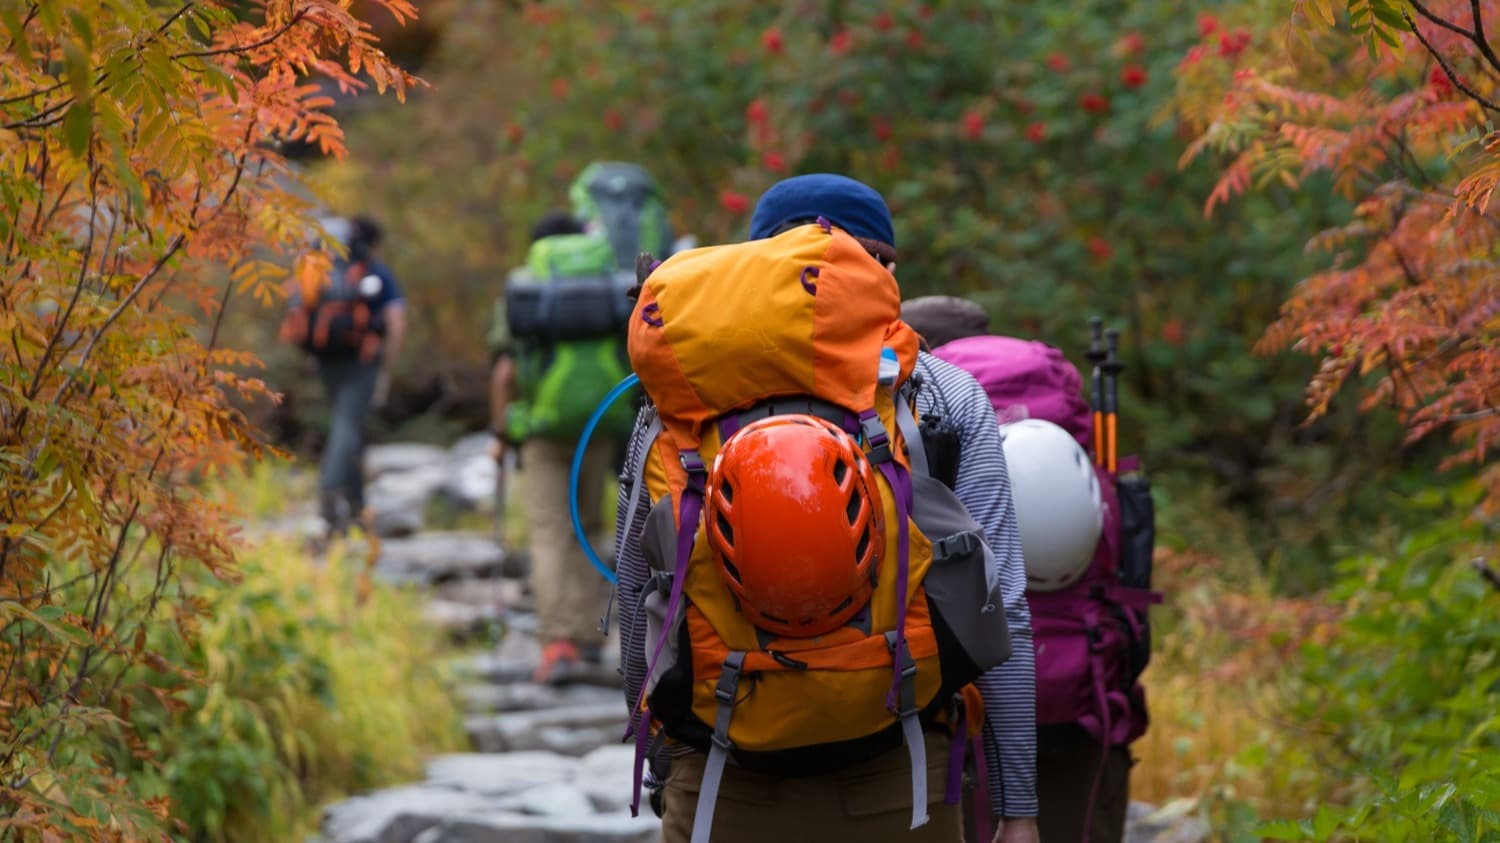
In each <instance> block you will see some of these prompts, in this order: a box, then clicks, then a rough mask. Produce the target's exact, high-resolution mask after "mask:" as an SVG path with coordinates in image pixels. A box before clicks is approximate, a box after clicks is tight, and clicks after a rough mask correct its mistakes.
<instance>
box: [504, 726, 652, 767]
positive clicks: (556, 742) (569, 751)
mask: <svg viewBox="0 0 1500 843" xmlns="http://www.w3.org/2000/svg"><path fill="white" fill-rule="evenodd" d="M624 730H625V726H624V723H623V722H622V723H621V724H620V725H619V726H591V727H588V728H583V729H575V728H571V727H567V726H543V727H542V728H540V729H537V730H536V732H535V733H534V737H532V738H531V739H530V740H527V739H524V738H523V739H518V740H516V741H515V745H516V746H518V747H520V748H527V746H528V744H533V743H534V744H535V747H534V748H536V749H544V750H546V751H548V752H556V753H557V754H559V755H571V756H574V757H580V758H581V757H583V756H585V755H588V754H589V753H590V752H593V751H594V750H596V749H598V748H599V747H601V746H609V745H610V744H615V743H619V742H620V736H621V735H622V734H623V733H624Z"/></svg>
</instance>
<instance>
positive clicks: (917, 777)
mask: <svg viewBox="0 0 1500 843" xmlns="http://www.w3.org/2000/svg"><path fill="white" fill-rule="evenodd" d="M917 344H918V343H917V336H916V334H915V333H914V332H913V331H912V330H911V328H910V327H908V326H907V325H906V324H905V323H904V322H902V321H901V318H900V294H899V291H898V289H897V286H896V281H895V278H894V277H893V276H892V275H891V274H890V272H889V271H887V270H886V268H885V267H883V266H882V265H881V264H880V263H879V262H878V261H876V260H875V259H873V258H871V257H870V256H869V254H868V253H866V251H865V250H864V248H863V247H862V246H860V245H859V243H858V242H856V241H855V239H854V238H853V237H851V236H849V235H848V234H846V233H845V232H843V231H841V230H839V229H837V228H834V227H833V226H832V225H830V224H829V223H827V222H826V221H824V220H819V221H818V222H817V223H815V224H809V225H806V226H801V227H798V228H794V229H792V230H790V231H787V232H784V233H782V234H780V235H778V236H776V237H773V238H770V239H766V240H757V241H752V242H748V243H742V244H735V245H728V246H716V247H709V248H702V249H695V250H692V251H688V252H683V253H680V254H677V255H674V256H673V257H671V258H670V259H668V260H667V261H665V262H664V263H661V264H660V265H658V266H656V268H655V269H654V270H652V271H651V272H650V274H649V275H647V276H646V277H645V278H644V279H643V282H642V287H641V292H640V297H639V299H638V301H637V302H636V306H635V310H634V312H633V314H632V318H631V322H630V326H629V350H630V359H631V364H632V367H633V368H634V370H635V372H636V374H637V375H638V376H639V377H640V382H641V385H642V387H643V388H644V390H645V392H646V394H647V395H648V397H649V398H650V400H651V401H652V402H653V404H654V405H655V409H656V415H655V421H654V422H653V423H652V424H651V427H650V429H649V430H648V431H647V432H646V437H647V442H646V444H645V446H644V447H641V448H640V449H638V451H637V453H638V455H639V456H638V457H637V459H636V461H635V463H634V464H633V465H631V466H628V467H627V471H629V472H632V476H634V477H635V482H637V483H639V484H643V486H644V488H645V489H646V490H647V492H648V493H649V501H650V504H651V510H650V512H649V514H648V516H647V518H646V527H645V530H644V532H643V534H642V535H640V536H639V539H640V542H641V547H642V550H643V552H644V555H645V556H646V559H647V561H648V563H649V565H650V567H651V576H650V578H649V580H648V584H647V586H646V588H645V590H644V592H643V593H642V594H640V595H627V596H623V598H622V599H635V600H638V601H639V605H640V607H641V610H642V615H643V616H644V617H645V619H646V630H647V635H646V640H645V650H646V652H645V653H644V656H645V660H646V663H647V674H646V679H645V681H644V683H643V685H642V689H641V697H640V699H639V700H638V703H637V706H636V711H635V713H634V719H633V726H632V728H633V730H634V734H635V738H636V742H637V744H636V745H637V766H636V776H637V779H636V780H637V784H638V785H639V782H640V777H641V770H642V765H643V763H644V759H645V756H646V755H647V754H648V749H647V747H648V744H649V743H650V742H651V740H652V737H653V736H656V737H657V738H658V739H662V738H667V739H671V740H674V741H677V742H680V743H683V744H687V745H688V746H691V747H693V748H694V749H696V750H698V751H700V752H704V753H706V754H707V755H708V764H707V769H706V772H705V774H704V780H703V783H702V788H701V791H700V796H699V802H698V814H697V817H696V819H695V823H694V831H693V839H694V841H705V840H707V839H708V834H709V830H710V828H711V826H712V821H713V808H714V802H715V798H716V796H717V792H718V788H719V783H720V781H721V778H722V775H723V770H724V767H725V765H726V764H737V765H740V766H742V767H744V768H746V769H749V770H754V771H758V772H763V773H767V774H771V775H778V776H788V777H790V776H808V775H822V774H827V773H830V772H833V771H836V770H838V769H841V768H843V767H846V766H849V765H852V764H857V763H860V762H862V761H865V760H868V759H870V758H872V757H874V756H876V755H878V754H881V753H883V752H888V751H890V750H892V749H895V748H897V747H899V746H901V745H902V743H903V742H904V743H905V745H906V747H907V749H908V752H909V754H910V759H911V769H912V791H913V798H912V822H913V827H916V826H918V825H921V824H922V823H924V822H926V819H927V782H926V778H927V762H926V757H925V756H926V753H925V748H924V744H923V735H922V731H923V728H924V727H925V726H933V725H935V724H936V723H938V722H939V721H942V722H951V723H954V724H955V725H954V726H953V730H954V731H955V732H956V733H957V735H956V737H964V736H965V735H966V734H977V726H978V721H977V719H976V718H979V717H982V707H981V706H979V705H977V704H976V703H975V701H977V694H976V693H975V692H974V691H973V686H972V684H971V683H972V682H973V681H974V680H975V679H976V678H977V677H978V676H979V675H980V674H981V673H982V672H984V671H986V670H988V669H990V668H992V667H994V666H996V665H998V664H1000V663H1001V662H1002V661H1004V660H1005V659H1006V658H1007V657H1008V656H1009V653H1010V642H1009V637H1008V633H1007V627H1006V619H1005V613H1004V612H1003V611H1002V610H1001V607H1000V605H999V604H1000V596H999V584H998V570H997V569H996V567H995V565H994V563H993V561H992V557H991V555H990V552H989V549H988V546H987V544H986V542H985V540H984V534H983V531H982V529H981V528H980V526H979V525H978V524H977V523H976V522H975V521H974V519H973V518H972V517H971V516H970V515H969V513H968V512H967V511H966V510H965V509H964V507H963V505H962V504H961V503H959V501H958V499H957V498H956V497H955V496H954V495H953V493H952V492H951V491H950V490H949V489H948V487H947V486H945V485H944V484H943V483H942V482H940V481H938V480H936V479H934V478H932V477H931V476H929V474H928V471H927V464H926V456H925V453H924V451H923V448H922V439H921V435H920V433H919V429H918V423H917V418H916V408H915V401H914V396H915V391H916V390H917V389H919V388H920V386H919V384H918V380H919V378H918V377H915V376H914V371H915V368H916V360H917ZM780 414H808V415H814V416H817V417H820V418H822V419H824V420H826V421H828V422H831V423H832V424H834V425H836V426H837V427H839V428H840V429H842V430H843V431H844V432H845V433H847V434H849V435H850V436H852V437H854V438H855V439H857V440H858V442H859V443H860V445H861V447H862V449H863V451H864V454H865V456H866V457H867V459H868V460H869V462H870V464H871V465H872V466H873V467H874V468H875V469H877V471H876V474H877V477H878V481H877V482H878V484H879V486H880V493H881V494H880V495H879V497H880V498H881V499H882V500H883V503H882V506H883V508H884V521H885V523H886V524H887V525H894V529H892V528H891V527H887V529H886V530H885V535H886V548H885V552H884V554H883V561H882V563H881V564H880V567H879V569H878V570H877V571H876V572H875V581H874V587H873V589H872V591H871V597H870V599H869V603H868V605H867V606H866V607H865V608H864V609H863V610H862V611H861V612H860V613H859V614H857V615H856V616H855V618H854V620H852V621H850V622H849V624H848V625H846V626H844V627H842V628H839V629H836V630H834V631H832V632H829V633H826V634H823V635H820V636H817V637H812V638H787V637H777V636H776V635H774V634H772V633H769V632H767V631H766V630H764V629H759V628H757V627H756V626H755V625H754V624H753V623H751V621H750V620H749V618H748V617H747V615H746V613H744V612H741V611H740V609H739V607H738V606H737V604H736V602H735V600H734V597H733V594H732V593H731V590H730V589H729V587H728V586H727V585H726V583H725V581H724V578H723V575H721V573H720V568H719V566H718V565H717V564H716V560H715V558H714V556H713V555H712V554H713V553H714V550H713V549H712V547H711V546H710V542H709V541H708V540H707V539H706V537H705V533H704V529H703V524H702V512H703V501H704V491H705V483H706V481H707V478H708V466H711V465H712V464H713V460H714V457H715V455H716V454H717V453H718V451H719V449H720V446H721V445H723V444H724V443H725V442H726V441H728V440H730V439H731V438H732V437H734V436H735V435H736V434H737V433H738V432H739V431H740V429H741V428H744V427H745V426H747V425H750V424H752V423H753V422H755V421H757V420H759V419H763V418H765V417H767V416H772V415H780ZM746 493H747V492H746V490H744V489H739V490H737V491H736V492H735V494H736V496H737V497H738V496H743V495H745V494H746ZM634 499H635V500H640V499H641V498H640V496H636V497H635V498H634ZM627 523H632V522H630V521H627ZM964 697H967V698H968V699H970V700H971V702H970V704H969V705H968V707H967V711H966V712H965V713H963V714H959V713H958V712H957V708H958V701H959V700H960V699H961V698H964ZM955 715H957V719H952V718H954V717H955ZM961 746H963V744H961V743H960V744H957V745H956V748H955V755H958V754H959V750H958V747H961ZM959 764H960V767H959V769H960V770H961V764H962V761H961V760H960V761H959ZM954 778H955V776H954V775H953V774H952V772H951V768H950V784H949V798H950V799H951V800H954V801H956V799H957V790H956V786H955V785H954ZM638 790H639V788H637V791H638Z"/></svg>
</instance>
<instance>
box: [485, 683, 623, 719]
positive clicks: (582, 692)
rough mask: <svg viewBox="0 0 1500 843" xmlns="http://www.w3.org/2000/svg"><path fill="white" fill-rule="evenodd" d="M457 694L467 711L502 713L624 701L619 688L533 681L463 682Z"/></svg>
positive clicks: (615, 703) (619, 703)
mask: <svg viewBox="0 0 1500 843" xmlns="http://www.w3.org/2000/svg"><path fill="white" fill-rule="evenodd" d="M458 698H459V700H460V701H461V702H462V704H463V707H464V710H465V711H467V712H469V713H470V714H504V713H508V712H515V711H538V710H543V709H556V708H564V707H568V706H579V705H594V704H600V705H606V704H612V705H619V706H624V705H625V698H624V695H623V694H621V692H620V690H619V689H618V688H605V687H601V686H599V685H563V686H553V685H538V684H537V683H535V682H511V683H508V684H504V685H489V684H470V685H464V686H462V687H460V688H459V689H458ZM622 710H623V709H622Z"/></svg>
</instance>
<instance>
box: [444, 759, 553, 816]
mask: <svg viewBox="0 0 1500 843" xmlns="http://www.w3.org/2000/svg"><path fill="white" fill-rule="evenodd" d="M578 763H579V762H578V760H577V759H575V758H565V757H563V756H561V755H556V754H554V753H550V752H508V753H504V754H481V753H459V754H455V755H442V756H439V757H437V758H434V759H433V760H432V761H430V762H428V764H427V784H428V785H429V786H432V787H442V788H449V789H451V790H454V791H459V792H463V793H467V794H469V795H474V796H485V797H491V798H493V797H496V796H504V795H506V794H510V793H516V792H519V791H522V790H526V789H528V788H532V787H537V786H539V785H544V784H562V783H565V782H567V781H569V780H570V779H572V777H573V774H574V773H576V772H577V770H578ZM490 804H491V805H492V804H493V803H490Z"/></svg>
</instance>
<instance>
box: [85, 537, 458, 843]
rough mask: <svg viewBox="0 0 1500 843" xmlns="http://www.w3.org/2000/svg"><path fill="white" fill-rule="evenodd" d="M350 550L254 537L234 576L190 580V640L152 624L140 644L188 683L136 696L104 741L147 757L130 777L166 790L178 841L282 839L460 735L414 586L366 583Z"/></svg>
mask: <svg viewBox="0 0 1500 843" xmlns="http://www.w3.org/2000/svg"><path fill="white" fill-rule="evenodd" d="M364 567H365V564H364V560H363V559H359V558H353V557H351V556H348V555H346V554H344V553H342V552H340V551H338V550H335V551H334V552H332V553H330V555H329V558H328V560H327V562H326V564H323V563H319V562H316V561H314V560H313V559H311V558H309V557H308V556H307V555H306V554H305V553H304V552H302V551H301V550H300V549H299V548H297V547H296V546H294V545H293V544H291V543H289V542H286V541H281V540H274V539H271V540H264V541H261V542H259V543H258V544H257V546H256V548H255V549H254V550H253V551H251V552H248V553H247V554H245V555H244V556H243V557H242V560H241V575H240V577H239V579H238V582H236V583H234V584H228V585H220V584H214V583H211V582H202V583H195V584H194V585H195V586H196V587H197V588H198V589H199V590H198V591H197V592H196V597H195V598H194V599H195V600H198V601H200V602H201V604H202V605H201V608H202V609H203V612H202V613H201V615H200V616H199V620H198V621H197V625H198V626H197V637H196V639H193V640H192V641H191V643H188V639H185V638H184V637H182V635H181V634H180V633H178V632H177V631H176V630H175V629H174V627H175V625H174V624H162V625H158V627H157V628H156V632H154V633H153V634H152V635H151V636H150V641H149V643H148V646H149V647H150V649H151V650H153V651H156V652H158V653H159V654H160V655H161V657H162V658H163V659H165V660H166V662H168V663H171V664H180V665H184V666H186V669H187V670H188V671H189V672H190V673H191V674H194V675H195V678H196V679H198V680H199V681H198V682H194V683H190V684H188V685H186V687H185V689H181V690H177V691H176V692H175V693H173V690H174V688H175V687H176V683H175V682H173V681H171V680H170V679H169V678H168V677H165V676H163V677H159V680H160V681H159V682H158V683H157V684H156V686H155V688H154V689H153V690H154V691H155V692H156V693H149V692H148V693H142V694H139V695H137V697H136V698H135V699H134V701H133V706H132V708H131V710H130V711H129V712H128V725H127V726H126V727H125V728H126V729H127V730H128V731H127V732H126V733H124V734H122V735H121V736H120V737H122V738H124V739H125V740H122V741H120V742H119V743H118V744H117V745H116V746H115V748H114V750H113V751H114V752H116V753H124V752H126V751H127V747H129V751H130V752H134V753H137V754H139V755H143V756H149V757H153V758H155V759H157V760H158V761H159V762H160V764H161V766H160V768H159V769H156V768H153V767H150V766H146V765H142V764H137V765H136V769H135V770H134V772H133V773H132V774H131V786H132V787H133V788H135V789H137V790H138V791H140V792H141V793H142V795H143V796H145V797H148V798H152V797H154V798H165V799H168V800H169V804H170V812H171V816H172V818H173V819H175V820H176V821H177V822H178V823H180V828H179V829H178V833H179V836H180V838H181V839H183V840H192V841H234V843H259V841H266V843H270V841H285V840H292V839H298V837H299V836H301V835H304V834H305V833H306V832H308V831H310V830H311V828H310V824H311V822H312V821H313V820H314V819H315V815H314V812H315V810H316V809H317V808H318V807H319V806H320V805H322V804H323V803H325V802H327V801H328V800H330V799H333V798H336V797H338V796H341V795H345V794H348V793H352V792H355V791H360V790H366V789H369V788H373V787H378V786H381V785H385V784H390V783H394V782H399V781H403V780H410V779H412V778H415V777H418V776H419V775H420V771H421V765H422V760H423V757H424V755H426V754H428V753H432V752H436V751H443V750H450V749H453V748H456V747H458V746H460V744H461V740H462V739H461V732H460V730H459V725H458V724H459V717H458V713H457V710H456V709H455V707H454V704H453V700H452V698H451V696H450V695H449V694H448V692H447V689H446V688H445V682H446V677H445V676H444V674H443V671H442V670H441V669H440V668H439V667H438V666H437V665H438V664H439V663H440V660H439V658H438V657H439V656H440V655H441V653H442V649H443V646H444V645H443V644H442V643H441V637H440V635H439V634H438V633H437V632H436V631H434V630H433V629H431V628H430V627H428V626H427V625H426V624H425V622H424V621H423V619H422V617H421V612H420V606H419V604H418V602H417V600H416V598H415V596H414V595H412V594H408V593H403V592H399V591H396V590H393V589H390V588H387V587H384V586H378V585H377V586H371V585H370V583H369V582H368V581H367V579H366V578H365V576H364Z"/></svg>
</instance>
